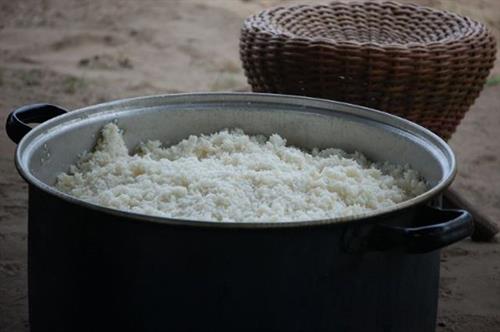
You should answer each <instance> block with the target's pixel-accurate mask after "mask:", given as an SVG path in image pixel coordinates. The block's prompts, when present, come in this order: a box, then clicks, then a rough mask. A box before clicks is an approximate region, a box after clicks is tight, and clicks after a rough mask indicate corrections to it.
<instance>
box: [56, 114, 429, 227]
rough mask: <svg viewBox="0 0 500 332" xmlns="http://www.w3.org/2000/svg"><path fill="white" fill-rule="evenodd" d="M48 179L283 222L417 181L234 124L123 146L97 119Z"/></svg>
mask: <svg viewBox="0 0 500 332" xmlns="http://www.w3.org/2000/svg"><path fill="white" fill-rule="evenodd" d="M56 188H57V189H59V190H61V191H63V192H65V193H67V194H69V195H72V196H74V197H77V198H79V199H82V200H85V201H88V202H91V203H95V204H98V205H102V206H105V207H110V208H115V209H119V210H126V211H133V212H137V213H142V214H147V215H155V216H162V217H169V218H179V219H190V220H204V221H219V222H284V221H299V220H301V221H306V220H317V219H330V218H337V217H343V216H350V215H360V214H365V213H369V212H373V211H375V210H377V209H383V208H387V207H390V206H393V205H395V204H397V203H400V202H403V201H405V200H408V199H410V198H413V197H415V196H418V195H420V194H422V193H423V192H425V191H426V189H427V188H426V184H425V182H424V181H423V180H422V179H421V177H420V176H419V174H418V173H417V172H416V171H415V170H412V169H411V168H410V167H409V166H408V165H403V166H402V165H394V164H390V163H373V162H370V161H368V160H367V159H366V158H365V157H364V156H363V155H362V154H361V153H359V152H354V153H352V154H349V153H346V152H345V151H342V150H339V149H334V148H330V149H325V150H321V151H320V150H318V149H313V150H312V151H311V152H306V151H303V150H300V149H298V148H296V147H293V146H286V140H285V139H284V138H282V137H280V136H279V135H277V134H274V135H272V136H270V137H264V136H248V135H246V134H245V133H244V132H243V131H242V130H240V129H234V130H222V131H220V132H217V133H215V134H211V135H200V136H189V138H187V139H185V140H183V141H181V142H180V143H178V144H176V145H173V146H170V147H162V145H161V143H160V142H159V141H148V142H145V143H141V144H140V145H139V147H138V148H137V149H136V152H135V153H134V154H132V155H130V154H129V151H128V149H127V147H126V145H125V143H124V140H123V137H122V134H121V132H120V129H119V128H118V127H117V126H116V125H115V124H113V123H110V124H107V125H106V126H105V127H104V128H103V129H102V131H101V135H100V137H99V139H98V141H97V144H96V146H95V148H94V150H93V151H92V152H87V153H84V154H83V155H82V156H81V158H80V159H79V161H78V162H77V164H76V165H73V166H71V167H70V169H69V172H68V173H64V174H60V175H59V176H58V178H57V181H56Z"/></svg>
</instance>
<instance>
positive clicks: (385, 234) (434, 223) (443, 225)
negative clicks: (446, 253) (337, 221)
mask: <svg viewBox="0 0 500 332" xmlns="http://www.w3.org/2000/svg"><path fill="white" fill-rule="evenodd" d="M417 218H418V219H417V220H418V222H419V223H418V224H417V226H413V227H404V226H394V225H388V224H383V223H375V224H371V225H364V226H360V227H350V228H348V231H347V232H346V233H345V234H344V249H345V250H346V251H347V252H351V253H362V252H368V251H391V252H405V253H412V254H418V253H426V252H431V251H433V250H436V249H440V248H443V247H446V246H447V245H449V244H452V243H455V242H457V241H460V240H462V239H464V238H466V237H468V236H471V235H472V232H473V230H474V225H473V223H472V215H471V214H470V213H469V212H467V211H464V210H449V209H441V208H435V207H430V206H422V207H420V208H419V213H418V214H417Z"/></svg>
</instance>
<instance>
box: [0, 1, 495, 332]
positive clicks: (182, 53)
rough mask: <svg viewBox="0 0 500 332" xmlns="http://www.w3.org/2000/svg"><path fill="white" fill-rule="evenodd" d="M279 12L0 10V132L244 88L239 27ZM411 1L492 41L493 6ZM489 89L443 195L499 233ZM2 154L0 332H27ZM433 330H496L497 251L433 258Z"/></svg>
mask: <svg viewBox="0 0 500 332" xmlns="http://www.w3.org/2000/svg"><path fill="white" fill-rule="evenodd" d="M283 2H286V1H279V0H275V1H271V0H270V1H264V0H262V1H258V0H254V1H252V0H246V1H244V0H214V1H210V2H208V1H203V0H182V1H124V0H123V1H106V2H104V1H81V0H80V1H77V0H71V1H68V0H50V1H41V0H32V1H31V0H30V1H28V0H23V1H6V0H5V1H4V0H0V18H1V19H0V90H1V98H0V122H1V123H4V121H5V118H6V116H7V114H8V112H9V111H10V110H12V109H13V108H15V107H18V106H21V105H24V104H29V103H34V102H51V103H55V104H60V105H62V106H64V107H67V108H68V109H74V108H77V107H79V106H83V105H88V104H92V103H97V102H101V101H105V100H111V99H116V98H121V97H132V96H139V95H148V94H158V93H169V92H178V91H219V90H235V89H237V90H245V89H248V87H247V84H246V80H245V78H244V76H243V73H242V71H241V68H240V63H239V59H238V35H239V27H240V25H241V22H242V20H243V18H244V17H245V16H247V15H249V14H251V13H254V12H256V11H257V10H259V9H261V8H265V7H269V6H272V5H276V4H279V3H283ZM294 2H296V1H294ZM420 2H421V3H425V4H430V5H433V6H436V7H442V8H448V9H451V10H454V11H457V12H459V13H463V14H467V15H471V16H473V17H475V18H478V19H481V20H483V21H485V22H486V23H488V24H489V25H490V26H491V28H492V29H493V31H494V32H495V34H496V35H497V36H500V33H499V32H500V2H498V1H497V0H488V1H486V0H476V1H466V0H459V1H452V0H446V1H445V0H443V1H438V0H435V1H432V0H428V1H420ZM468 3H472V4H468ZM499 67H500V66H497V68H495V70H494V75H496V73H497V72H499V69H498V68H499ZM496 78H497V77H496V76H492V79H491V81H490V83H491V84H490V86H489V87H487V88H486V89H485V90H484V92H483V93H482V95H481V97H480V98H479V99H478V100H477V102H476V104H475V105H474V107H473V108H472V110H471V111H470V112H469V113H468V115H467V116H466V118H465V119H464V121H463V123H462V124H461V126H460V128H459V130H458V132H457V133H456V134H455V136H454V137H453V139H452V140H451V145H452V146H453V148H454V150H455V152H456V154H457V156H458V160H459V175H458V177H457V180H456V182H455V184H454V186H455V187H456V188H458V189H459V190H460V191H462V192H463V193H464V194H465V195H466V196H467V197H468V198H470V199H471V200H472V201H473V202H474V203H476V204H477V205H478V206H480V207H481V208H482V209H483V211H484V212H485V213H486V214H487V215H489V216H491V217H492V218H493V219H494V220H497V221H499V222H500V185H499V183H500V157H498V155H499V152H500V139H498V134H499V129H498V128H500V112H499V109H498V108H499V106H498V105H500V86H497V85H495V80H496ZM14 149H15V146H14V144H13V143H11V142H10V141H9V139H8V138H7V137H6V135H5V132H4V131H3V130H1V131H0V331H27V330H28V323H27V322H28V317H27V287H26V278H27V265H26V254H27V242H26V239H27V230H26V218H27V204H28V202H27V192H26V188H27V187H26V185H25V183H24V182H23V181H22V179H21V178H20V177H19V176H18V174H17V172H16V170H15V168H14V164H13V155H14ZM438 331H475V332H480V331H500V244H499V243H498V242H497V241H495V242H493V243H473V242H471V241H469V240H467V241H463V242H461V243H459V244H456V245H453V246H451V247H449V248H448V249H446V250H445V251H444V252H443V255H442V278H441V292H440V304H439V320H438Z"/></svg>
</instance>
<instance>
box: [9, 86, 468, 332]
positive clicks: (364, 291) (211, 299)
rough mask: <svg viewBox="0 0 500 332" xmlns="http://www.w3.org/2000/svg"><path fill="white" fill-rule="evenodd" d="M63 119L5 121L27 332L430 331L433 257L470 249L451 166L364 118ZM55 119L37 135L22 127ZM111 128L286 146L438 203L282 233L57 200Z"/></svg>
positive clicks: (204, 102) (224, 105)
mask: <svg viewBox="0 0 500 332" xmlns="http://www.w3.org/2000/svg"><path fill="white" fill-rule="evenodd" d="M62 113H64V111H63V110H61V109H60V108H57V107H55V106H51V105H32V106H28V107H24V108H21V109H19V110H16V111H14V112H13V113H12V114H11V115H10V117H9V119H8V121H7V132H8V134H9V136H10V137H11V138H12V139H13V140H14V141H15V142H19V140H20V142H19V145H18V149H17V153H16V165H17V168H18V170H19V172H20V174H21V175H22V176H23V177H24V178H25V180H26V181H27V182H28V183H29V188H30V190H29V229H28V233H29V234H28V235H29V305H30V324H31V329H32V331H35V332H36V331H101V330H102V331H104V330H107V331H109V330H113V331H115V330H121V331H129V330H134V331H217V332H220V331H231V332H235V331H287V332H290V331H405V332H408V331H418V332H422V331H424V332H425V331H433V330H434V328H435V320H436V308H437V299H438V282H439V249H440V248H442V247H444V246H446V245H449V244H451V243H453V242H456V241H458V240H460V239H463V238H465V237H467V236H469V235H470V234H471V232H472V223H471V217H470V215H469V214H468V213H467V212H465V211H459V210H442V209H440V208H438V207H436V206H437V205H439V197H440V193H441V192H442V191H443V190H444V189H445V188H446V187H447V186H448V185H449V184H450V183H451V181H452V179H453V177H454V175H455V159H454V156H453V153H452V151H451V150H450V148H449V147H448V145H447V144H446V143H445V142H444V141H442V140H441V139H440V138H438V137H437V136H435V135H434V134H432V133H431V132H429V131H428V130H426V129H424V128H422V127H419V126H417V125H415V124H413V123H410V122H408V121H406V120H403V119H400V118H397V117H394V116H391V115H388V114H385V113H381V112H377V111H373V110H369V109H366V108H362V107H357V106H352V105H348V104H342V103H335V102H331V101H324V100H318V99H311V98H302V97H291V96H279V95H265V94H186V95H171V96H159V97H147V98H137V99H130V100H122V101H117V102H112V103H107V104H102V105H97V106H92V107H88V108H85V109H82V110H79V111H74V112H71V113H68V114H65V115H61V114H62ZM55 116H56V117H55ZM51 117H55V118H54V119H52V120H50V121H47V122H45V123H43V124H41V125H39V126H38V127H36V128H34V129H33V130H31V131H30V127H29V126H28V125H27V124H26V123H35V122H37V123H38V122H43V121H45V120H47V119H49V118H51ZM110 121H117V122H118V125H119V126H120V127H121V128H123V129H124V130H125V140H126V142H127V144H128V146H129V147H133V146H135V145H136V144H137V143H138V142H140V141H143V140H145V139H159V140H161V141H163V142H171V143H174V142H176V141H179V140H180V139H182V138H185V137H187V136H188V135H189V134H198V133H202V132H203V133H207V132H214V131H216V130H219V129H222V128H227V127H240V128H242V129H244V130H245V131H246V132H248V133H262V134H267V135H269V134H272V133H276V132H277V133H279V134H281V135H282V136H284V137H286V138H287V139H288V141H289V143H291V144H293V145H297V146H301V147H304V148H311V147H319V148H326V147H331V146H335V147H340V148H343V149H346V150H353V149H357V150H359V151H361V152H363V153H365V154H366V155H367V156H368V157H369V158H371V159H374V160H388V161H391V162H397V163H410V164H411V166H412V167H413V168H415V169H417V170H418V171H420V172H421V174H423V175H424V177H425V178H426V180H427V181H428V182H429V184H430V189H429V191H428V192H426V193H425V194H423V195H421V196H419V197H416V198H414V199H411V200H409V201H407V202H404V203H402V204H399V205H397V206H395V207H393V208H390V209H386V210H381V211H377V212H376V213H372V214H369V215H363V216H356V217H350V218H338V219H332V220H315V221H304V222H285V223H275V224H271V223H263V224H253V223H245V222H244V221H242V222H238V223H213V222H203V221H190V220H172V219H166V218H158V217H150V216H144V215H138V214H134V213H129V212H123V211H117V210H112V209H107V208H103V207H99V206H95V205H92V204H89V203H87V202H83V201H80V200H78V199H75V198H72V197H70V196H67V195H65V194H63V193H61V192H58V191H57V190H56V189H54V188H53V187H52V186H51V185H53V183H54V180H55V176H56V175H57V174H58V173H61V172H64V171H66V170H67V168H68V167H69V165H70V164H72V163H73V162H74V161H75V160H76V158H77V157H78V154H79V153H81V152H82V151H84V150H86V149H89V148H91V147H92V146H93V144H94V143H95V137H96V133H97V132H98V131H99V129H100V128H101V127H102V126H103V125H104V124H105V123H108V122H110ZM23 136H24V138H23ZM21 138H22V140H21Z"/></svg>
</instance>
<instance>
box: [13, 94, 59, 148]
mask: <svg viewBox="0 0 500 332" xmlns="http://www.w3.org/2000/svg"><path fill="white" fill-rule="evenodd" d="M66 112H67V111H66V110H64V109H62V108H60V107H58V106H54V105H50V104H33V105H27V106H23V107H20V108H18V109H16V110H15V111H13V112H11V113H10V114H9V116H8V117H7V121H6V123H5V129H6V131H7V135H8V136H9V138H10V139H11V140H12V141H13V142H14V143H16V144H17V143H19V142H20V141H21V139H22V138H23V137H24V135H26V134H27V133H28V132H29V131H30V130H31V129H32V128H31V127H30V126H29V125H28V123H42V122H44V121H47V120H50V119H52V118H54V117H56V116H59V115H62V114H64V113H66Z"/></svg>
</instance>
